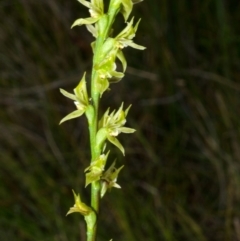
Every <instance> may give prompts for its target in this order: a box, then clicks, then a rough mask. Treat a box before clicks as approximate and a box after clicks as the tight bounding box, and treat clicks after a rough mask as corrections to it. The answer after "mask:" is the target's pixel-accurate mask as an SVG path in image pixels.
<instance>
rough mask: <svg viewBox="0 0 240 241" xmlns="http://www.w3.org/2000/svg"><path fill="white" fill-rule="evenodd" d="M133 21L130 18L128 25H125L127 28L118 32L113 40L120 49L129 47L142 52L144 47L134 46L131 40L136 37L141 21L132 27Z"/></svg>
mask: <svg viewBox="0 0 240 241" xmlns="http://www.w3.org/2000/svg"><path fill="white" fill-rule="evenodd" d="M133 20H134V18H132V19H131V21H130V22H129V23H127V26H126V27H125V28H124V29H123V30H122V32H120V33H119V34H118V35H117V36H116V37H115V40H116V41H117V42H118V44H119V46H118V47H119V48H120V49H123V48H126V47H127V46H130V47H132V48H135V49H139V50H144V49H145V48H146V47H144V46H141V45H138V44H135V43H134V42H133V40H132V39H133V38H134V37H135V35H136V32H137V29H138V25H139V23H140V21H141V19H139V20H138V22H137V23H136V24H135V26H133Z"/></svg>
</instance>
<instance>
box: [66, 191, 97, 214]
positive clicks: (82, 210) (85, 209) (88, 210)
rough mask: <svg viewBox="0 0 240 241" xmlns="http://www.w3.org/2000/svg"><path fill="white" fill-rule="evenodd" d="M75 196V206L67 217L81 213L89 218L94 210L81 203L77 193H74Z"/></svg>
mask: <svg viewBox="0 0 240 241" xmlns="http://www.w3.org/2000/svg"><path fill="white" fill-rule="evenodd" d="M72 191H73V190H72ZM73 195H74V200H75V204H74V205H73V207H71V208H70V209H69V211H68V212H67V214H66V215H68V214H71V213H75V212H78V213H81V214H82V215H83V216H87V215H89V214H90V213H91V212H93V210H92V209H91V208H90V207H88V206H87V205H86V204H85V203H83V202H82V201H81V198H80V195H79V194H78V195H76V193H75V192H74V191H73Z"/></svg>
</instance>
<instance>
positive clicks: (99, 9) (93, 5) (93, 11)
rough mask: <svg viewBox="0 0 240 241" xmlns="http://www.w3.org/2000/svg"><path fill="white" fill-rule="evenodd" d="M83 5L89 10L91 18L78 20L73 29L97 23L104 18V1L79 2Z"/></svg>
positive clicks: (80, 0)
mask: <svg viewBox="0 0 240 241" xmlns="http://www.w3.org/2000/svg"><path fill="white" fill-rule="evenodd" d="M78 1H79V2H80V3H81V4H82V5H84V6H86V7H87V8H89V12H90V16H91V17H90V18H79V19H77V20H76V21H75V22H74V23H73V25H72V26H71V28H73V27H75V26H77V25H83V24H87V25H89V24H93V23H96V22H97V21H98V20H99V19H100V18H101V17H102V16H103V14H104V13H103V11H104V5H103V0H91V2H89V1H85V0H78Z"/></svg>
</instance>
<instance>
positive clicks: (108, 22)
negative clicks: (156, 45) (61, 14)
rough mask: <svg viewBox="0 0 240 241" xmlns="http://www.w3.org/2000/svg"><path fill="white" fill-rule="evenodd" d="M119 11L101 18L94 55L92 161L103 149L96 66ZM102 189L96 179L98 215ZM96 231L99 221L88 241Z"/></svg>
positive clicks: (94, 200)
mask: <svg viewBox="0 0 240 241" xmlns="http://www.w3.org/2000/svg"><path fill="white" fill-rule="evenodd" d="M118 11H119V8H116V9H115V11H112V12H111V14H109V15H107V14H106V15H105V16H104V17H103V18H102V19H101V20H102V21H101V20H99V23H97V24H99V29H100V28H101V30H102V31H100V32H99V36H98V37H97V39H96V43H95V47H94V57H93V67H92V76H91V97H92V105H93V108H94V117H93V121H92V123H89V134H90V146H91V158H92V159H91V162H93V161H95V160H96V159H97V158H98V157H99V155H100V154H101V149H100V148H99V147H97V146H96V135H97V131H98V110H99V99H100V93H99V89H98V85H97V83H98V78H99V76H98V73H97V71H96V70H95V68H94V66H95V65H96V64H97V63H99V61H101V56H100V54H101V49H102V46H103V44H104V42H105V40H106V39H107V37H108V34H109V30H110V29H111V26H112V23H113V21H114V18H115V16H116V14H117V12H118ZM100 190H101V184H100V181H95V182H93V183H92V184H91V206H92V208H93V209H94V211H95V212H96V215H97V216H98V213H99V204H100ZM96 232H97V223H96V224H95V226H94V228H93V229H91V230H88V231H87V241H96Z"/></svg>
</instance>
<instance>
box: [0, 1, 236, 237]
mask: <svg viewBox="0 0 240 241" xmlns="http://www.w3.org/2000/svg"><path fill="white" fill-rule="evenodd" d="M239 13H240V2H239V1H236V0H232V1H227V0H225V1H224V0H201V1H197V0H191V1H189V0H181V1H177V0H175V1H174V0H171V1H170V0H145V1H144V2H143V3H141V4H137V5H135V8H134V12H133V14H134V15H135V16H136V18H139V17H141V18H142V21H141V24H140V27H139V30H138V34H137V37H136V39H135V42H136V43H138V44H141V45H144V46H146V47H147V49H146V50H145V51H137V50H135V49H126V51H125V56H126V58H127V60H128V70H127V73H126V76H125V78H124V79H123V80H122V81H121V82H120V83H119V84H117V85H112V86H111V91H110V92H108V93H107V94H105V96H104V97H103V98H102V100H101V104H102V106H101V112H103V111H104V110H105V109H106V108H107V107H108V106H111V107H112V108H117V107H118V106H119V105H120V103H121V102H122V101H124V102H125V103H126V105H129V104H133V106H132V108H131V111H130V114H129V116H128V126H131V127H133V128H136V129H137V132H136V133H135V134H134V135H122V136H120V139H121V142H122V143H124V145H125V147H126V157H125V158H123V157H122V156H121V154H120V152H119V151H118V150H116V149H115V148H112V151H111V153H112V156H113V157H114V155H115V156H116V155H117V156H118V166H120V165H125V167H124V169H123V171H122V173H121V175H120V177H119V180H118V183H119V184H120V185H121V186H122V189H121V190H112V192H110V193H108V195H106V196H105V198H104V199H103V200H102V204H101V205H102V209H101V215H100V217H99V222H100V226H99V232H98V233H99V238H98V240H99V241H106V240H110V238H113V240H114V241H136V240H138V241H143V240H144V241H145V240H151V241H183V240H184V241H192V240H194V241H206V240H209V241H240V125H239V108H240V96H239V92H240V82H239V78H240V24H239V22H240V14H239ZM86 16H88V12H87V9H86V8H84V7H83V6H82V5H81V4H79V3H78V2H77V1H75V0H50V1H49V0H40V1H34V0H11V1H6V0H1V2H0V95H1V98H0V106H1V108H0V119H1V122H0V163H1V167H0V240H2V241H9V240H10V241H15V240H16V241H18V240H19V241H76V240H81V241H84V240H85V231H84V228H85V224H84V221H83V218H82V217H81V216H80V215H77V214H76V215H70V216H68V217H65V214H66V212H67V211H68V209H69V207H71V206H72V205H73V195H72V192H71V189H74V190H76V191H77V192H80V193H81V195H82V196H83V199H84V201H85V202H88V201H89V188H87V189H85V188H84V174H83V170H84V169H85V168H86V167H87V166H88V163H89V149H88V148H89V147H88V140H89V139H88V133H87V125H86V120H85V118H81V119H75V120H72V121H69V122H66V123H64V124H63V125H61V126H59V125H58V123H59V121H60V119H61V118H62V117H64V116H65V115H66V114H67V113H69V112H71V111H72V110H73V109H74V106H73V104H72V102H71V101H70V100H68V99H66V98H64V97H63V96H62V95H61V94H60V92H59V88H60V87H61V88H64V89H66V90H68V91H72V89H73V88H74V87H75V86H76V84H77V83H78V81H79V80H80V78H81V77H82V74H83V72H84V71H85V70H87V71H88V72H89V71H90V70H91V58H92V52H91V48H90V42H91V41H92V36H91V35H90V33H88V32H87V31H86V28H85V27H84V26H83V27H76V28H74V29H73V30H71V29H70V26H71V24H72V23H73V21H74V20H75V19H77V18H79V17H86ZM122 26H123V19H122V17H119V18H118V26H117V27H116V29H120V28H121V27H122Z"/></svg>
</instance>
